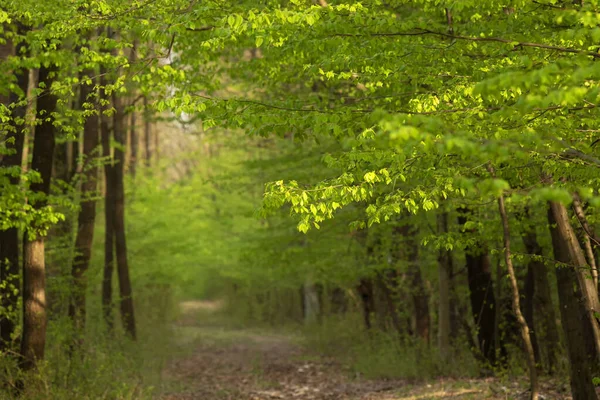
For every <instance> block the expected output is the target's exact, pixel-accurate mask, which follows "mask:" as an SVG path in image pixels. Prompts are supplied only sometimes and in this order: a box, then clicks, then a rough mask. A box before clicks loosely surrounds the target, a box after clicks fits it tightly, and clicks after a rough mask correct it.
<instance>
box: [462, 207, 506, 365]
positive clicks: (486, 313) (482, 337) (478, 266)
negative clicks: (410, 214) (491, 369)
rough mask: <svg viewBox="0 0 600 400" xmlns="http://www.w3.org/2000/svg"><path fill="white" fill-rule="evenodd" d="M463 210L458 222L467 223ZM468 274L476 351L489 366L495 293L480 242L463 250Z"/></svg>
mask: <svg viewBox="0 0 600 400" xmlns="http://www.w3.org/2000/svg"><path fill="white" fill-rule="evenodd" d="M459 211H462V212H461V214H459V217H458V223H459V224H460V225H464V224H465V223H466V222H467V217H466V215H465V213H470V211H469V210H459ZM465 258H466V263H467V275H468V280H469V292H470V300H471V310H472V313H473V319H474V321H475V327H476V329H477V340H478V344H479V351H480V352H481V354H482V355H483V357H484V358H485V359H486V360H487V361H488V362H490V363H491V364H492V365H495V364H496V351H497V350H499V349H497V348H496V338H495V335H494V331H495V329H494V327H495V325H496V298H495V296H494V283H493V281H492V274H491V265H490V258H489V254H488V252H487V249H486V248H485V245H484V244H483V243H478V244H477V245H475V246H472V247H469V248H467V249H466V254H465Z"/></svg>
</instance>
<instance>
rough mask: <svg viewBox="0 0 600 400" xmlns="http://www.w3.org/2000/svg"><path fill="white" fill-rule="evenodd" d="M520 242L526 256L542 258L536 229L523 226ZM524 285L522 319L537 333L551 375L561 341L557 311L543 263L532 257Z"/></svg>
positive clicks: (539, 357)
mask: <svg viewBox="0 0 600 400" xmlns="http://www.w3.org/2000/svg"><path fill="white" fill-rule="evenodd" d="M526 216H527V217H528V219H529V213H528V212H526ZM526 222H528V221H526ZM523 243H524V245H525V249H526V250H527V253H528V254H531V255H537V256H543V251H542V248H541V246H540V245H539V243H538V240H537V236H536V234H535V230H534V229H533V228H532V227H531V226H529V225H528V224H527V223H525V229H524V231H523ZM525 286H526V295H525V306H524V311H525V316H526V319H528V324H529V326H531V327H533V331H534V332H535V333H536V335H535V336H536V339H537V342H538V344H539V349H538V352H539V353H541V354H545V355H546V356H545V363H544V364H545V366H546V371H547V372H548V373H552V372H553V371H554V370H555V368H556V366H557V360H558V358H557V357H558V351H559V349H560V342H559V335H558V329H557V326H556V312H555V309H554V305H553V304H552V292H551V289H550V282H549V281H548V268H547V266H546V264H545V263H544V262H543V261H540V260H538V259H535V258H531V260H530V261H529V264H528V266H527V278H526V283H525ZM528 286H531V287H528ZM528 291H529V292H530V291H532V293H527V292H528ZM532 340H533V336H532ZM541 354H540V355H539V356H538V358H537V359H538V360H541V358H542V357H541Z"/></svg>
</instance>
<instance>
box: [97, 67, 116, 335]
mask: <svg viewBox="0 0 600 400" xmlns="http://www.w3.org/2000/svg"><path fill="white" fill-rule="evenodd" d="M104 73H106V71H102V70H101V74H100V75H101V76H104V75H103V74H104ZM105 85H106V82H105V80H104V79H103V78H101V86H103V87H104V86H105ZM101 94H102V99H103V100H104V102H107V101H108V98H107V96H106V94H105V92H104V90H102V91H101ZM100 137H101V138H102V156H103V157H104V159H105V160H106V161H105V164H104V188H105V193H104V273H103V279H102V312H103V315H104V321H105V322H106V325H107V327H108V329H109V330H112V327H113V317H112V277H113V271H114V248H115V239H114V237H115V236H114V222H113V221H114V215H115V212H114V204H115V200H114V197H115V195H114V188H115V184H114V180H115V177H114V169H115V167H114V163H113V160H112V156H111V148H110V142H111V132H110V128H109V120H108V116H107V115H105V114H104V113H102V114H100Z"/></svg>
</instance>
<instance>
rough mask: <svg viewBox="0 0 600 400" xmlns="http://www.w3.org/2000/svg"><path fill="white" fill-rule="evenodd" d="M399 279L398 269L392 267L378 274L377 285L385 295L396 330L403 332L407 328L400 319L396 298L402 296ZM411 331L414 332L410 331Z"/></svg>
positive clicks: (388, 311) (388, 312) (386, 304)
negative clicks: (400, 294)
mask: <svg viewBox="0 0 600 400" xmlns="http://www.w3.org/2000/svg"><path fill="white" fill-rule="evenodd" d="M398 279H400V278H399V276H398V273H397V271H395V270H394V269H391V268H389V269H386V270H385V271H382V272H379V273H378V274H377V283H378V285H377V287H378V289H379V292H380V293H381V294H382V295H383V298H384V301H385V306H386V308H387V314H388V315H389V316H390V318H391V320H392V325H393V326H394V329H395V330H396V332H398V333H400V334H401V333H403V332H404V331H405V329H404V326H403V325H402V321H401V320H400V315H399V314H398V308H397V305H396V299H397V298H398V297H400V296H399V291H400V288H399V285H398ZM409 333H411V334H412V332H410V331H409Z"/></svg>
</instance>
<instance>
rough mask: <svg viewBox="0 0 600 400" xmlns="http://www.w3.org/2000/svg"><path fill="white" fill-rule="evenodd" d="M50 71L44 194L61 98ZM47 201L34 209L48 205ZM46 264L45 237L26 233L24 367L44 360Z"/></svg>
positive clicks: (41, 147) (42, 136)
mask: <svg viewBox="0 0 600 400" xmlns="http://www.w3.org/2000/svg"><path fill="white" fill-rule="evenodd" d="M51 73H52V71H51V70H50V69H49V68H46V67H42V68H40V75H39V76H40V77H39V80H40V83H44V85H45V88H46V90H48V91H47V92H46V93H44V95H43V96H40V98H39V99H38V111H39V115H40V116H41V117H40V119H41V122H40V124H39V125H37V126H36V128H35V136H34V144H33V157H32V161H31V168H32V169H33V170H34V171H37V172H38V173H39V174H40V177H41V181H40V182H38V183H34V184H32V185H31V190H32V191H34V192H40V193H43V194H44V195H46V196H47V195H48V194H49V193H50V179H51V176H52V165H53V163H52V161H53V160H52V159H53V157H54V144H55V142H54V126H53V119H52V113H53V112H54V110H55V109H56V102H57V98H56V96H55V95H54V94H52V93H51V92H50V91H49V88H50V87H51V86H52V79H51V78H50V74H51ZM45 204H46V201H45V199H44V200H42V201H37V202H35V203H34V207H36V208H41V207H43V206H45ZM45 267H46V266H45V262H44V237H43V236H41V235H40V234H39V233H38V232H36V231H35V230H33V231H30V232H26V233H25V235H24V239H23V333H22V337H21V357H22V359H21V367H22V368H23V369H24V370H29V369H32V368H35V366H36V362H37V361H38V360H42V359H43V358H44V348H45V344H46V271H45Z"/></svg>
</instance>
